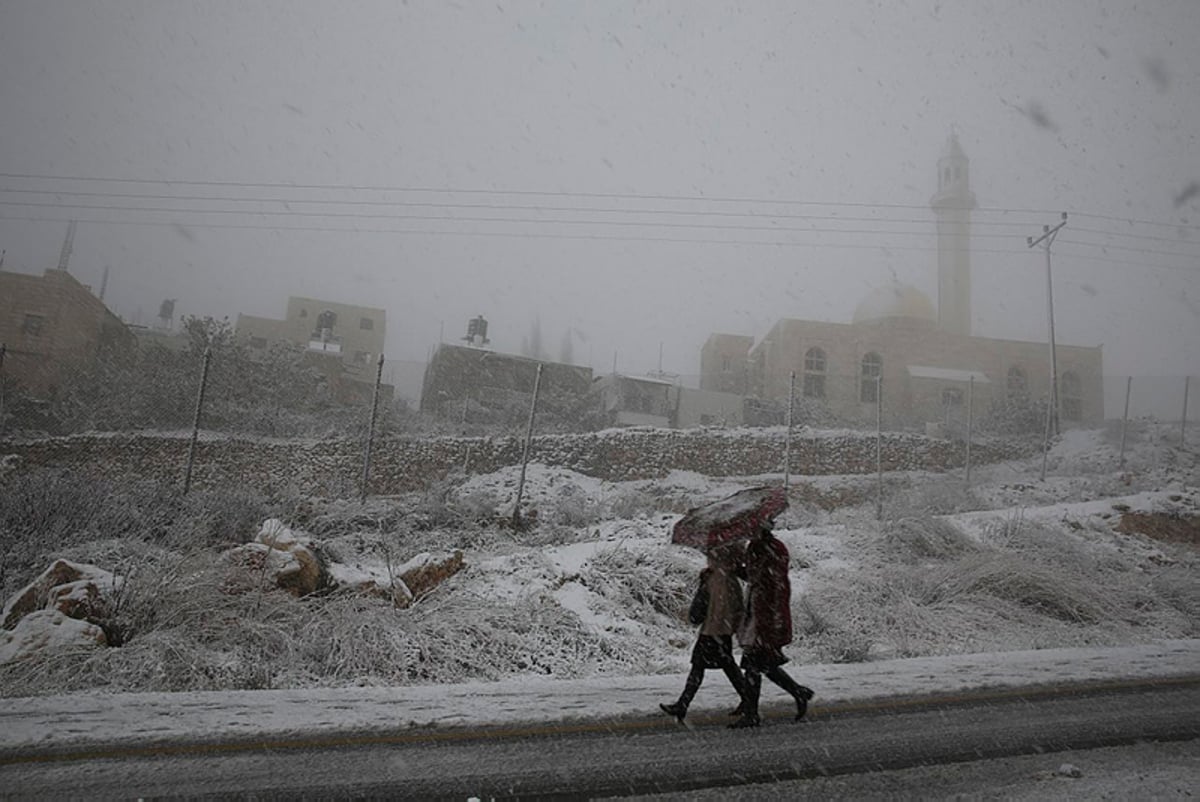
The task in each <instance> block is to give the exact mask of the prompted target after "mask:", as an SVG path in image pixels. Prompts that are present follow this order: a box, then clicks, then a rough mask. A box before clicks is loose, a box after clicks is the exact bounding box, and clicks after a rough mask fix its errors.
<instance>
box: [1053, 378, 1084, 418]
mask: <svg viewBox="0 0 1200 802" xmlns="http://www.w3.org/2000/svg"><path fill="white" fill-rule="evenodd" d="M1059 389H1060V392H1061V394H1062V395H1061V402H1060V403H1061V404H1062V415H1063V417H1064V418H1066V419H1067V420H1074V421H1079V420H1083V383H1082V382H1080V381H1079V375H1078V374H1076V373H1073V372H1071V371H1069V370H1068V371H1067V372H1066V373H1064V374H1063V375H1062V381H1061V382H1060V383H1059Z"/></svg>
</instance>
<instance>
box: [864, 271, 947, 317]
mask: <svg viewBox="0 0 1200 802" xmlns="http://www.w3.org/2000/svg"><path fill="white" fill-rule="evenodd" d="M884 321H904V322H906V323H910V324H911V323H917V324H919V325H920V326H921V327H922V328H932V327H935V326H937V310H935V309H934V307H933V304H932V303H930V301H929V299H928V298H926V297H925V294H924V293H922V292H921V291H920V290H918V289H917V288H916V287H913V286H910V285H908V284H900V283H899V282H897V283H894V284H889V285H887V286H883V287H879V288H878V289H875V290H872V291H871V292H870V293H868V294H867V296H866V297H865V298H863V299H862V300H861V301H859V303H858V306H856V307H855V308H854V322H855V323H881V322H884Z"/></svg>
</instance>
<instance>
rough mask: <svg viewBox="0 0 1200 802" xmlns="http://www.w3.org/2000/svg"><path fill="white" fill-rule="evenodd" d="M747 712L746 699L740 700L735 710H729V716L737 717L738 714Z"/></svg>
mask: <svg viewBox="0 0 1200 802" xmlns="http://www.w3.org/2000/svg"><path fill="white" fill-rule="evenodd" d="M745 712H746V703H745V702H744V701H743V702H738V706H737V707H735V708H734V709H733V710H730V711H729V717H730V718H737V717H738V716H741V715H744V714H745Z"/></svg>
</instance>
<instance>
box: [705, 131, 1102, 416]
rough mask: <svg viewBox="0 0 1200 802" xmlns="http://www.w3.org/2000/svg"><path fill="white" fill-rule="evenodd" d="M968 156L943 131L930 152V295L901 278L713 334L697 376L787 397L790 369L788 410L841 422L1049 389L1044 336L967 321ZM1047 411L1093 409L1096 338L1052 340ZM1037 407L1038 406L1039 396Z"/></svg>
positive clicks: (1026, 405) (1011, 399)
mask: <svg viewBox="0 0 1200 802" xmlns="http://www.w3.org/2000/svg"><path fill="white" fill-rule="evenodd" d="M969 166H970V165H969V161H968V159H967V156H966V154H965V153H964V152H963V149H962V147H961V146H960V145H959V142H958V139H957V137H955V136H954V135H951V136H950V138H949V140H948V141H947V143H946V146H945V148H944V149H943V151H942V154H941V157H940V159H939V160H938V190H937V192H936V193H935V194H934V196H933V198H932V199H931V200H930V206H931V208H932V209H933V211H934V215H935V217H936V221H937V278H938V281H937V292H938V299H937V305H936V306H935V305H934V304H933V303H932V302H931V301H930V300H929V299H928V298H927V297H926V296H925V295H924V294H923V293H921V292H920V291H919V290H917V289H916V288H914V287H911V286H908V285H905V284H894V285H891V286H886V287H882V288H879V289H876V290H874V291H872V292H871V293H869V294H868V295H867V296H866V297H865V298H863V299H862V301H861V302H860V303H859V304H858V306H857V307H856V308H855V310H854V316H853V319H852V320H851V322H849V323H827V322H822V321H815V320H796V319H783V320H780V321H778V322H777V323H775V325H774V326H772V327H771V329H770V331H768V332H767V334H766V336H764V337H763V338H762V339H761V340H760V341H759V342H758V343H757V344H755V342H754V338H753V337H750V336H745V335H736V334H712V335H710V336H709V338H708V340H707V341H706V342H705V344H704V347H703V348H702V350H701V356H700V374H701V376H700V387H701V389H704V390H713V391H719V392H728V393H738V394H740V395H743V396H746V397H749V398H757V399H759V400H760V401H763V402H766V403H768V404H771V405H774V406H775V407H776V408H779V406H780V405H782V407H784V408H786V406H787V399H788V396H789V393H791V392H792V386H793V385H792V381H793V378H792V377H793V374H794V376H795V385H794V387H795V390H794V392H795V398H796V399H797V407H796V408H797V409H799V410H801V411H802V412H801V414H800V416H799V417H798V418H797V419H796V420H797V421H798V422H803V420H804V417H805V415H810V416H811V415H816V414H818V413H821V414H823V415H825V416H827V417H830V418H832V419H834V420H838V421H843V422H846V423H849V424H855V423H859V424H861V423H872V424H873V423H874V422H875V420H876V415H877V414H880V415H881V416H882V419H883V424H884V425H885V426H887V427H889V428H919V427H922V426H928V425H929V424H961V423H963V422H964V421H965V420H966V418H967V406H968V403H969V405H970V411H971V414H972V415H973V416H974V419H975V420H977V421H978V420H980V418H981V417H982V416H985V415H988V414H989V413H990V414H997V412H998V411H999V410H1005V409H1007V410H1010V411H1011V410H1020V409H1024V410H1027V411H1028V410H1031V409H1035V408H1036V407H1037V406H1038V404H1042V405H1044V403H1045V400H1046V399H1047V398H1049V397H1050V395H1051V394H1050V385H1051V368H1050V363H1051V359H1050V348H1049V345H1048V344H1047V342H1044V341H1043V342H1027V341H1020V340H1002V339H995V338H990V337H977V336H973V335H972V333H971V251H970V239H971V210H972V209H974V208H975V196H974V194H973V193H972V192H971V185H970V172H969ZM1055 355H1056V357H1055V362H1056V368H1057V375H1058V382H1057V383H1058V405H1057V406H1058V420H1059V421H1060V422H1061V425H1062V426H1063V427H1068V426H1081V425H1094V424H1095V423H1097V422H1099V421H1101V420H1103V418H1104V408H1103V388H1102V355H1101V348H1100V347H1099V346H1097V347H1082V346H1072V345H1062V344H1060V343H1056V347H1055ZM1041 408H1042V409H1045V407H1044V406H1041Z"/></svg>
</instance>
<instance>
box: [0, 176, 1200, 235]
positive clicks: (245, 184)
mask: <svg viewBox="0 0 1200 802" xmlns="http://www.w3.org/2000/svg"><path fill="white" fill-rule="evenodd" d="M0 178H9V179H22V180H35V181H77V182H99V183H105V182H107V183H117V184H151V185H156V186H204V187H239V188H243V189H264V188H265V189H285V190H296V189H304V190H324V191H343V192H407V193H414V194H461V195H484V196H505V195H509V196H515V197H564V198H604V199H614V198H616V199H632V200H661V201H686V202H700V203H757V204H764V203H766V204H772V203H773V204H779V205H785V206H830V207H848V208H873V209H921V210H925V209H928V206H926V205H924V204H905V203H865V202H854V201H813V200H799V199H779V198H756V197H728V196H709V195H671V194H656V193H629V192H625V193H621V192H577V191H566V190H529V189H486V188H479V187H473V188H472V187H468V188H454V187H425V186H409V187H405V186H395V185H393V186H388V185H369V184H320V183H310V184H289V183H283V182H268V181H257V182H256V181H217V180H200V179H167V178H121V177H104V176H79V175H74V176H72V175H54V174H49V173H7V172H0ZM973 211H975V212H985V213H988V212H995V213H1003V214H1013V213H1017V214H1031V215H1040V214H1048V213H1049V214H1058V212H1059V210H1047V209H1014V208H1005V207H979V208H977V209H975V210H973ZM1072 214H1075V215H1077V216H1082V217H1093V218H1097V219H1104V220H1112V221H1116V222H1123V223H1137V224H1140V225H1154V226H1166V227H1178V226H1177V224H1174V223H1162V222H1157V221H1150V220H1132V219H1128V218H1123V217H1115V216H1111V215H1103V214H1098V213H1091V212H1072ZM1026 224H1027V223H1026ZM1183 227H1185V228H1195V229H1198V230H1200V226H1183Z"/></svg>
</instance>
